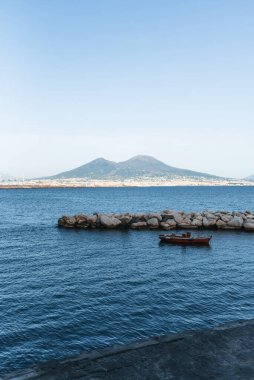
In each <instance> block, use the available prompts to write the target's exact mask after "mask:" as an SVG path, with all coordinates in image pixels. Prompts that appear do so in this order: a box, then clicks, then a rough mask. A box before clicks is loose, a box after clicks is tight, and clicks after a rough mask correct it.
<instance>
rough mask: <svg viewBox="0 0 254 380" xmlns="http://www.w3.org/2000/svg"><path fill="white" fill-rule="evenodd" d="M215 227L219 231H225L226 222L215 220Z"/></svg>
mask: <svg viewBox="0 0 254 380" xmlns="http://www.w3.org/2000/svg"><path fill="white" fill-rule="evenodd" d="M216 226H217V228H218V229H219V230H223V229H225V227H226V226H227V223H226V222H223V220H221V219H219V220H217V222H216Z"/></svg>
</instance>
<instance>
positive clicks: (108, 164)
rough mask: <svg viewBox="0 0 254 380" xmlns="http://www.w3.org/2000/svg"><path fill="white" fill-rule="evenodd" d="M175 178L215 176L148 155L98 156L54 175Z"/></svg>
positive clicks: (57, 177)
mask: <svg viewBox="0 0 254 380" xmlns="http://www.w3.org/2000/svg"><path fill="white" fill-rule="evenodd" d="M148 177H149V178H167V179H168V178H174V177H206V178H208V177H210V178H211V177H215V176H211V175H209V174H206V173H200V172H194V171H191V170H186V169H179V168H175V167H173V166H169V165H167V164H165V163H164V162H162V161H159V160H157V159H156V158H154V157H152V156H148V155H137V156H134V157H132V158H130V159H129V160H126V161H122V162H118V163H117V162H114V161H109V160H106V159H105V158H103V157H99V158H96V159H95V160H93V161H91V162H88V163H87V164H85V165H82V166H79V167H78V168H75V169H73V170H69V171H67V172H63V173H60V174H57V175H55V176H52V177H50V178H52V179H61V178H62V179H63V178H87V179H96V180H99V179H118V180H122V179H130V178H148Z"/></svg>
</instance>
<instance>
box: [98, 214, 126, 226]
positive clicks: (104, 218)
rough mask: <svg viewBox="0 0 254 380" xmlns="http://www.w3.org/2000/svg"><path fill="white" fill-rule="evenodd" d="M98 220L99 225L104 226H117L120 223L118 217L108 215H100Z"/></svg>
mask: <svg viewBox="0 0 254 380" xmlns="http://www.w3.org/2000/svg"><path fill="white" fill-rule="evenodd" d="M100 222H101V225H102V226H103V227H105V228H117V227H119V226H120V224H121V221H120V220H119V219H117V218H115V217H114V216H108V215H101V216H100Z"/></svg>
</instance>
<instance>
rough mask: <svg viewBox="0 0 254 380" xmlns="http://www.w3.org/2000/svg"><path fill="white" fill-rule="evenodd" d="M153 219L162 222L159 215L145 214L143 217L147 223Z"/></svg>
mask: <svg viewBox="0 0 254 380" xmlns="http://www.w3.org/2000/svg"><path fill="white" fill-rule="evenodd" d="M154 218H156V219H157V220H158V221H159V222H161V221H162V216H161V214H157V213H156V214H147V215H146V216H145V219H146V220H147V221H148V220H149V219H154Z"/></svg>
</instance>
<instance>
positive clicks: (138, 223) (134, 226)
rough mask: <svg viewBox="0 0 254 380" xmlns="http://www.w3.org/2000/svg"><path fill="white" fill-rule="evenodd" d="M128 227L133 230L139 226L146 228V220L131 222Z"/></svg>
mask: <svg viewBox="0 0 254 380" xmlns="http://www.w3.org/2000/svg"><path fill="white" fill-rule="evenodd" d="M130 227H131V229H133V230H140V229H141V228H146V227H147V223H146V222H136V223H132V224H131V226H130Z"/></svg>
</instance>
